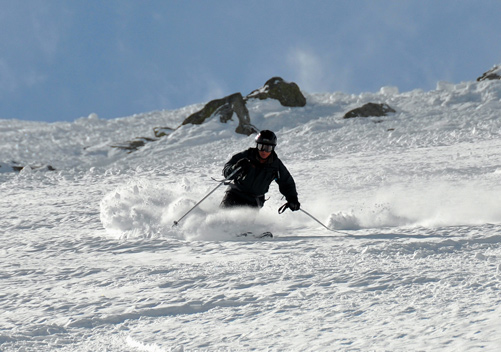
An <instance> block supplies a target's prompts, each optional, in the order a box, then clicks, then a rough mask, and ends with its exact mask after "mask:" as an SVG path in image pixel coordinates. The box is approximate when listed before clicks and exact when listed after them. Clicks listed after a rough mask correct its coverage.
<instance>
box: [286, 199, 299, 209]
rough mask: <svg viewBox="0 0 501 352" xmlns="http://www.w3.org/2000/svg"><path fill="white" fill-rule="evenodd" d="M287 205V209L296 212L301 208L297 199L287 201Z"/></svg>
mask: <svg viewBox="0 0 501 352" xmlns="http://www.w3.org/2000/svg"><path fill="white" fill-rule="evenodd" d="M287 204H288V206H289V209H290V210H292V211H297V210H299V209H300V208H301V204H300V203H299V201H298V199H297V198H289V199H287Z"/></svg>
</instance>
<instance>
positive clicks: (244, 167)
mask: <svg viewBox="0 0 501 352" xmlns="http://www.w3.org/2000/svg"><path fill="white" fill-rule="evenodd" d="M239 168H240V170H238V172H237V173H236V174H235V175H233V177H232V179H233V180H236V179H240V178H242V177H244V176H245V175H247V173H248V172H249V170H250V168H251V162H250V160H249V159H247V158H242V159H240V160H239V161H237V163H236V164H235V165H234V166H233V170H237V169H239Z"/></svg>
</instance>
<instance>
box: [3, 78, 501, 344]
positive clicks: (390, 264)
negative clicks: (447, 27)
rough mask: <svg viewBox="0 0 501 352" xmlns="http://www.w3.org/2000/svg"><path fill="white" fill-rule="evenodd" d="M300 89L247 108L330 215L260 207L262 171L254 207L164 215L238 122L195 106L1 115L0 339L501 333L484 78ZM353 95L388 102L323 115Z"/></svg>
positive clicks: (208, 176)
mask: <svg viewBox="0 0 501 352" xmlns="http://www.w3.org/2000/svg"><path fill="white" fill-rule="evenodd" d="M307 100H308V103H307V105H306V106H305V107H303V108H285V107H282V106H281V105H280V104H279V103H278V102H276V101H273V100H265V101H259V100H254V101H250V102H249V105H248V108H249V111H250V115H251V119H252V123H253V124H254V125H255V126H257V127H258V128H260V129H271V130H273V131H275V132H276V133H277V136H278V140H279V144H278V147H277V153H278V155H279V156H280V157H281V159H282V160H283V162H284V164H285V165H286V166H287V167H288V169H289V171H290V172H291V173H292V175H293V176H294V178H295V180H296V184H297V188H298V192H299V200H300V202H301V206H302V209H304V210H305V211H307V212H308V213H309V214H311V215H313V216H314V217H315V218H316V219H317V220H319V221H320V222H321V223H322V224H324V225H326V226H327V227H328V228H329V229H331V230H334V231H330V230H328V229H326V228H324V227H322V226H321V225H320V224H319V223H318V222H316V221H315V220H313V219H312V218H310V217H309V216H308V215H307V214H306V213H304V212H301V211H298V212H291V211H287V212H285V213H284V214H281V215H279V214H278V212H277V209H278V208H279V207H280V206H281V205H282V204H283V203H284V202H285V200H284V199H282V198H281V195H280V193H279V192H278V187H277V186H276V185H272V186H271V190H270V192H269V194H268V196H269V200H268V201H267V202H266V204H265V206H264V208H263V209H261V210H260V211H259V212H258V213H256V212H253V211H249V210H233V211H222V210H220V209H219V208H218V205H219V202H220V200H221V198H222V196H223V194H224V187H219V188H218V189H217V190H216V191H215V192H214V193H213V194H212V195H211V196H209V197H208V198H207V199H206V200H205V201H204V202H202V203H201V204H200V206H199V207H197V208H195V210H193V211H192V212H191V213H189V215H187V216H186V217H185V218H184V219H183V220H182V221H180V223H179V225H178V226H174V227H173V222H174V221H177V220H178V219H179V218H181V217H182V216H183V214H185V213H186V212H187V211H188V210H189V209H190V208H191V207H192V206H193V205H195V204H196V203H197V202H198V201H199V200H200V199H202V198H203V197H204V196H205V195H207V194H208V193H209V192H211V191H212V190H213V189H214V188H216V187H217V186H218V182H217V181H214V180H213V178H214V179H216V180H220V179H221V170H222V167H223V165H224V163H225V162H226V161H227V160H228V159H229V158H230V157H231V155H233V154H234V153H236V152H239V151H242V150H244V149H246V148H248V147H251V146H253V138H254V136H249V137H246V136H242V135H238V134H235V133H234V132H233V131H234V129H235V127H236V123H237V121H236V118H234V120H235V121H230V122H229V123H228V124H222V123H220V122H219V121H218V119H217V118H213V119H211V120H210V121H208V122H206V123H205V124H203V125H197V126H195V125H186V126H182V127H180V128H179V129H177V130H175V131H174V132H172V133H170V134H169V135H167V136H165V137H163V138H161V139H159V140H158V141H155V142H150V143H147V144H146V145H145V146H144V147H143V148H140V149H139V150H137V151H135V152H132V153H127V152H125V151H120V150H119V149H116V148H111V146H112V145H118V144H120V143H124V142H125V141H128V140H133V139H134V138H137V137H153V128H154V127H177V126H179V125H180V124H181V122H182V121H183V120H184V118H186V117H187V116H188V115H189V114H191V113H193V112H194V111H197V110H198V109H200V108H201V107H202V106H203V105H202V104H199V105H194V106H189V107H186V108H184V109H180V110H176V111H158V112H151V113H147V114H141V115H134V116H130V117H125V118H117V119H113V120H102V119H99V117H98V116H97V115H95V114H92V115H90V116H89V117H88V118H80V119H78V120H76V121H74V122H73V123H63V122H61V123H51V124H49V123H39V122H25V121H17V120H0V136H1V138H0V165H1V166H0V194H1V197H0V215H1V216H0V233H1V238H2V246H1V247H0V258H1V259H0V278H1V280H0V285H1V286H0V302H1V307H2V313H1V315H0V350H2V351H56V350H57V351H190V350H198V351H201V350H203V351H226V350H228V351H233V350H239V351H246V350H249V351H250V350H270V351H283V350H290V351H332V350H340V351H345V350H346V351H368V350H378V351H381V350H392V351H393V350H395V351H435V350H440V351H479V350H483V351H496V350H500V348H501V334H500V326H501V281H500V280H501V206H500V203H499V202H500V199H501V118H500V111H501V81H486V82H464V83H461V84H456V85H454V84H449V83H439V84H438V85H437V89H436V90H433V91H429V92H424V91H421V90H416V91H411V92H404V93H401V92H399V91H398V89H397V88H393V87H384V88H382V89H381V90H380V91H379V92H376V93H364V94H361V95H347V94H343V93H325V94H311V95H307ZM368 102H375V103H387V104H389V105H390V106H391V107H392V108H394V109H395V110H396V111H397V112H396V113H395V114H392V115H390V116H386V117H381V118H375V117H374V118H355V119H343V118H342V117H343V115H344V114H345V113H346V112H347V111H349V110H351V109H354V108H357V107H360V106H361V105H363V104H365V103H368ZM16 165H23V166H26V165H30V166H33V167H35V166H47V165H50V166H52V167H53V168H54V169H55V171H47V168H45V167H40V168H38V169H36V168H34V169H32V168H31V167H25V168H24V169H23V170H22V171H21V172H14V171H12V170H13V167H14V166H16ZM244 231H254V232H259V231H271V232H273V234H274V235H275V237H274V238H273V239H264V240H256V239H253V238H251V237H247V238H239V237H236V236H235V235H236V234H238V233H240V232H244Z"/></svg>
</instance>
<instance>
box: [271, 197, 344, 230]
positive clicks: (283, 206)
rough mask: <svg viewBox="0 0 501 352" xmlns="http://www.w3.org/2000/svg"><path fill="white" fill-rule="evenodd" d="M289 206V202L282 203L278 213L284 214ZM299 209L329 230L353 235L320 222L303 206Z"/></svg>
mask: <svg viewBox="0 0 501 352" xmlns="http://www.w3.org/2000/svg"><path fill="white" fill-rule="evenodd" d="M288 207H289V203H285V204H284V205H282V206H281V207H280V208H279V209H278V213H279V214H282V213H283V212H284V211H285V210H286V209H287V208H288ZM299 210H301V211H302V212H303V213H305V214H306V215H308V216H309V217H310V218H312V219H313V220H315V221H316V222H318V223H319V224H320V225H322V226H323V227H325V228H326V229H327V230H329V231H332V232H337V233H340V234H343V235H345V236H351V235H350V234H349V233H346V232H342V231H337V230H333V229H331V228H329V227H327V226H325V225H324V224H323V223H322V222H320V220H318V219H317V218H316V217H314V216H313V215H311V214H310V213H308V212H307V211H306V210H304V209H301V208H300V209H299Z"/></svg>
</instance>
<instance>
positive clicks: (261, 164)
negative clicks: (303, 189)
mask: <svg viewBox="0 0 501 352" xmlns="http://www.w3.org/2000/svg"><path fill="white" fill-rule="evenodd" d="M276 145H277V136H276V135H275V133H273V132H272V131H269V130H263V131H261V132H260V133H259V134H258V135H257V136H256V147H255V148H249V149H247V150H245V151H243V152H240V153H237V154H235V155H233V157H232V158H231V159H230V161H228V162H227V163H226V164H225V166H224V169H223V175H224V177H225V178H228V177H229V176H230V175H231V174H232V173H233V172H234V171H235V170H237V169H238V168H240V169H239V171H237V172H236V173H235V174H234V175H232V176H231V179H232V180H233V182H232V183H230V185H229V187H228V189H227V190H226V194H225V196H224V198H223V200H222V202H221V207H222V208H231V207H238V206H248V207H253V208H258V209H259V208H262V207H263V205H264V202H265V198H264V196H265V194H266V192H268V189H269V187H270V184H271V182H272V181H273V180H275V181H276V182H277V183H278V187H279V190H280V193H282V194H283V195H284V196H285V198H286V199H287V207H288V208H289V209H291V210H292V211H296V210H299V208H300V204H299V201H298V197H297V191H296V184H295V182H294V179H293V178H292V176H291V174H290V173H289V171H288V170H287V168H286V167H285V165H284V164H283V163H282V161H281V160H280V159H279V158H278V156H277V154H276V153H275V150H274V149H275V146H276Z"/></svg>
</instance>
